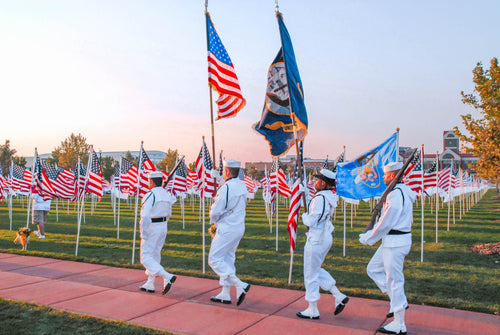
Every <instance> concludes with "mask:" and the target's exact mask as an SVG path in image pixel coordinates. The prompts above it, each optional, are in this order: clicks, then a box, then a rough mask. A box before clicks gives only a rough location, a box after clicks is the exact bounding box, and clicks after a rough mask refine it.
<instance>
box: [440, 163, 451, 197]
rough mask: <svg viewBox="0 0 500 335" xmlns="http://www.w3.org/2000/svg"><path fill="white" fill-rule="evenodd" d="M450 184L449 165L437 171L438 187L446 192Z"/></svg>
mask: <svg viewBox="0 0 500 335" xmlns="http://www.w3.org/2000/svg"><path fill="white" fill-rule="evenodd" d="M450 186H451V166H449V165H448V166H447V167H446V168H444V169H442V170H441V171H439V183H438V187H439V188H440V189H442V190H443V191H445V192H448V190H449V189H450Z"/></svg>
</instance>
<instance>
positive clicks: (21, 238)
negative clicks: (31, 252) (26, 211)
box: [14, 227, 31, 250]
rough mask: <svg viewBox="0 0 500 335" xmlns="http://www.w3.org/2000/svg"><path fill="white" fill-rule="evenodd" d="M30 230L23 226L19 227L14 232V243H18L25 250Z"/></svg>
mask: <svg viewBox="0 0 500 335" xmlns="http://www.w3.org/2000/svg"><path fill="white" fill-rule="evenodd" d="M30 234H31V230H30V229H29V228H26V227H23V228H19V230H18V231H17V233H16V239H15V240H14V243H19V244H21V246H22V247H23V248H22V250H26V248H27V246H28V242H29V241H30Z"/></svg>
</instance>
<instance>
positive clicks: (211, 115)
mask: <svg viewBox="0 0 500 335" xmlns="http://www.w3.org/2000/svg"><path fill="white" fill-rule="evenodd" d="M207 7H208V0H206V1H205V22H206V26H205V27H206V36H207V57H209V56H210V44H209V37H208V20H209V15H210V14H209V13H208V9H207ZM208 92H209V96H210V130H211V133H212V155H213V157H214V166H215V132H214V110H213V102H212V85H210V83H209V84H208ZM214 179H215V181H214V182H215V189H217V179H216V178H214Z"/></svg>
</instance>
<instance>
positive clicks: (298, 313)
mask: <svg viewBox="0 0 500 335" xmlns="http://www.w3.org/2000/svg"><path fill="white" fill-rule="evenodd" d="M297 316H298V317H299V318H302V319H309V320H318V319H319V315H318V316H309V315H304V314H302V312H297Z"/></svg>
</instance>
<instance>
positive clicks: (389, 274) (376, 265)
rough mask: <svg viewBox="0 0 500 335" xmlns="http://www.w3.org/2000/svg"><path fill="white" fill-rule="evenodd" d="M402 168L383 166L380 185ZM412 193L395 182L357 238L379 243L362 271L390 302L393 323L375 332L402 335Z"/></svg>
mask: <svg viewBox="0 0 500 335" xmlns="http://www.w3.org/2000/svg"><path fill="white" fill-rule="evenodd" d="M401 168H403V163H401V162H395V163H389V164H387V165H386V166H384V183H385V184H386V185H389V184H390V183H391V181H392V180H393V179H394V178H395V177H396V174H397V173H398V171H399V170H400V169H401ZM415 199H416V193H415V192H413V191H412V190H411V189H410V188H409V187H408V186H406V185H405V184H403V183H398V184H397V185H396V186H395V187H394V189H393V190H392V192H390V193H389V195H388V196H387V199H386V202H385V203H384V207H383V209H382V211H381V216H380V219H379V220H378V222H377V223H376V224H375V225H374V227H373V229H371V230H369V231H367V232H366V233H363V234H360V235H359V241H360V242H361V243H362V244H365V245H374V244H375V243H376V242H378V241H379V240H382V244H381V245H380V247H379V248H378V249H377V251H376V252H375V254H374V255H373V257H372V259H371V260H370V262H369V263H368V266H367V268H366V270H367V273H368V276H369V277H370V278H371V279H373V281H374V282H375V284H377V286H378V287H379V288H380V290H381V291H382V292H383V293H387V295H388V296H389V299H390V311H389V314H388V315H387V316H388V317H392V316H394V321H392V322H390V323H388V324H387V325H385V326H384V327H380V328H379V329H378V331H379V332H381V333H384V334H406V325H405V320H404V318H405V309H407V308H408V301H407V300H406V296H405V292H404V282H405V278H404V275H403V263H404V260H405V257H406V255H408V253H409V252H410V248H411V223H412V215H413V202H414V201H415Z"/></svg>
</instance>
